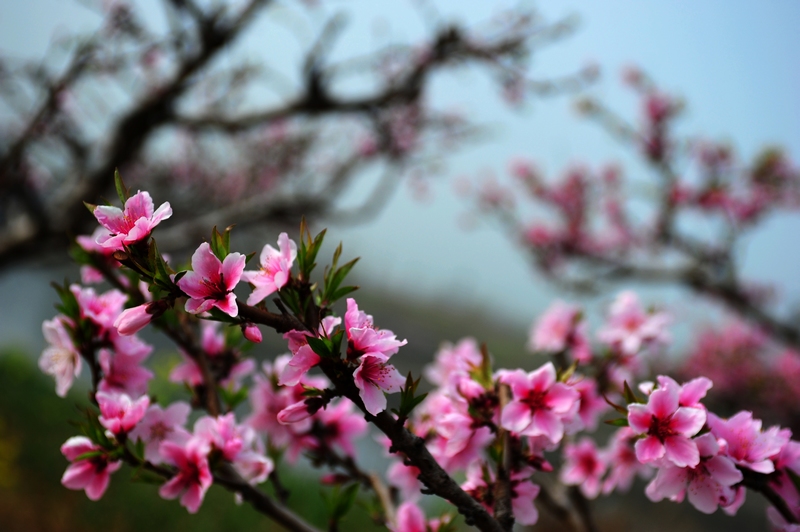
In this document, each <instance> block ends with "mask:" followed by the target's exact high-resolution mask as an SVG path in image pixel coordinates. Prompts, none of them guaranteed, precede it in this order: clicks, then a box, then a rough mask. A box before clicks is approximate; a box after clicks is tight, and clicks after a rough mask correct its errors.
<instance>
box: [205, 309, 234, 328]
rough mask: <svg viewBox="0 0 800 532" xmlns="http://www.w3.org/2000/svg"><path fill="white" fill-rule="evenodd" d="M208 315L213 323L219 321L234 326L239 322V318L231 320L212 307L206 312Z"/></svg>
mask: <svg viewBox="0 0 800 532" xmlns="http://www.w3.org/2000/svg"><path fill="white" fill-rule="evenodd" d="M208 313H209V314H211V319H212V320H214V321H221V322H223V323H236V324H238V323H239V322H240V321H241V320H240V319H239V318H232V317H231V316H228V315H227V314H225V313H224V312H222V311H221V310H220V309H218V308H217V307H213V308H212V309H211V310H209V311H208Z"/></svg>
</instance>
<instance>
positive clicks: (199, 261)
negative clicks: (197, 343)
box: [178, 242, 245, 316]
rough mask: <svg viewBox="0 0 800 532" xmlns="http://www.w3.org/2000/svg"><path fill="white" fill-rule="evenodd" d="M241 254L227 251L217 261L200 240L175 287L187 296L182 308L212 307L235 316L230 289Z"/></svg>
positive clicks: (238, 273) (240, 269) (193, 310)
mask: <svg viewBox="0 0 800 532" xmlns="http://www.w3.org/2000/svg"><path fill="white" fill-rule="evenodd" d="M244 263H245V256H244V255H242V254H241V253H230V254H229V255H228V256H227V257H225V260H224V261H220V260H219V259H218V258H217V256H216V255H214V253H213V252H212V251H211V246H210V245H209V244H208V242H203V243H202V244H200V247H198V248H197V250H196V251H195V252H194V254H193V255H192V270H193V271H189V272H186V275H184V276H183V277H181V278H180V279H179V280H178V287H179V288H180V289H181V290H183V291H184V292H185V293H186V295H188V296H189V298H190V299H189V300H188V301H187V302H186V312H190V313H192V314H200V313H202V312H208V311H209V310H211V309H212V308H214V307H216V308H218V309H219V310H221V311H222V312H224V313H225V314H227V315H229V316H237V315H238V314H239V307H237V306H236V295H235V294H234V293H233V289H234V288H235V287H236V285H237V284H238V283H239V279H240V278H241V277H242V272H243V271H244Z"/></svg>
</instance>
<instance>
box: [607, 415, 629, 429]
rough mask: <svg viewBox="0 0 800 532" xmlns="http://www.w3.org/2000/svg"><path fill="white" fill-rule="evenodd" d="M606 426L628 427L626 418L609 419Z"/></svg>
mask: <svg viewBox="0 0 800 532" xmlns="http://www.w3.org/2000/svg"><path fill="white" fill-rule="evenodd" d="M605 423H606V425H611V426H613V427H627V426H628V418H626V417H621V418H618V419H609V420H607V421H606V422H605Z"/></svg>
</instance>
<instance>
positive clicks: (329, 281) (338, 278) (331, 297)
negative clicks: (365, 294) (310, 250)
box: [321, 242, 358, 306]
mask: <svg viewBox="0 0 800 532" xmlns="http://www.w3.org/2000/svg"><path fill="white" fill-rule="evenodd" d="M341 255H342V243H341V242H339V245H338V246H336V251H334V252H333V261H332V262H331V266H330V268H328V267H326V268H325V273H324V274H323V276H322V277H323V288H322V295H321V303H322V304H323V305H326V306H327V305H330V304H332V303H334V302H335V301H337V300H339V299H341V298H342V297H344V296H346V295H347V294H349V293H351V292H353V291H355V290H357V289H358V287H357V286H341V284H342V281H344V278H345V277H347V274H348V273H350V270H352V269H353V266H355V265H356V262H358V257H356V258H355V259H353V260H351V261H350V262H348V263H347V264H344V265H343V266H341V267H340V268H337V266H338V265H339V257H341ZM340 286H341V288H340Z"/></svg>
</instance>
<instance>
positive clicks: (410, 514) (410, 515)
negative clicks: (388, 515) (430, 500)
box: [389, 501, 428, 532]
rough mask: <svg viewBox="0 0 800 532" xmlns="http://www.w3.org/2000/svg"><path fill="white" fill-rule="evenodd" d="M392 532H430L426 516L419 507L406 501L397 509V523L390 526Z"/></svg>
mask: <svg viewBox="0 0 800 532" xmlns="http://www.w3.org/2000/svg"><path fill="white" fill-rule="evenodd" d="M389 530H391V531H392V532H428V526H427V523H426V522H425V514H424V513H423V512H422V510H421V509H420V507H419V506H417V505H416V504H414V503H413V502H411V501H406V502H404V503H403V504H401V505H400V507H399V508H398V509H397V522H396V523H395V524H394V525H393V526H392V525H390V526H389Z"/></svg>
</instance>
